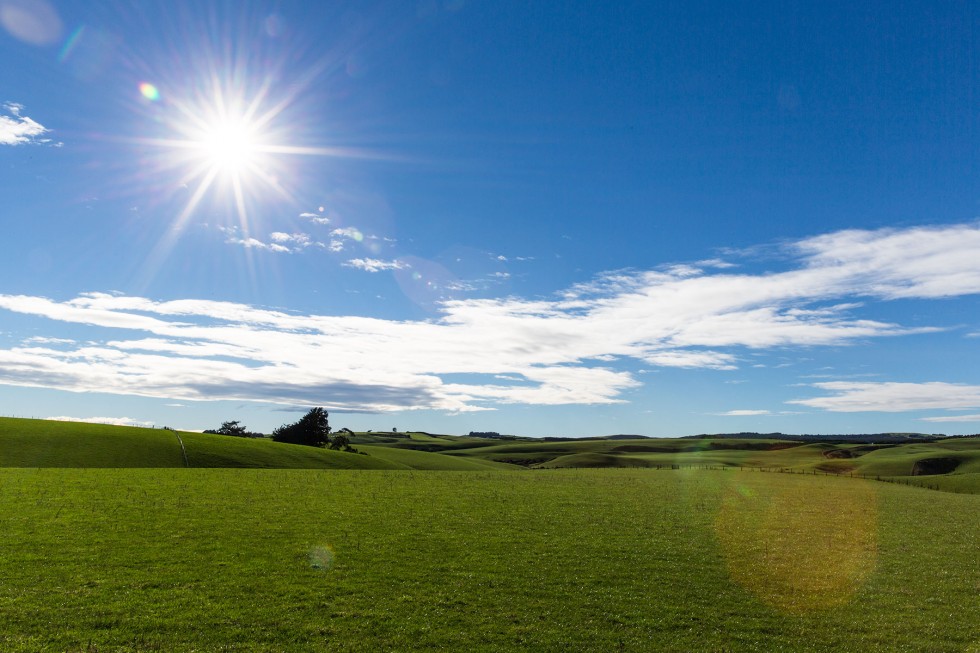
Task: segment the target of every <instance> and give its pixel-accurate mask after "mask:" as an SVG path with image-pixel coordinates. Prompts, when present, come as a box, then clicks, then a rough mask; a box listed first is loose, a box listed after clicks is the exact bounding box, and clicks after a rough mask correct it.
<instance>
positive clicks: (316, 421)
mask: <svg viewBox="0 0 980 653" xmlns="http://www.w3.org/2000/svg"><path fill="white" fill-rule="evenodd" d="M327 417H328V414H327V411H325V410H323V409H322V408H311V409H310V412H308V413H306V414H305V415H303V417H301V418H300V420H299V421H298V422H294V423H292V424H283V425H282V426H280V427H279V428H277V429H276V430H275V431H273V432H272V439H273V440H275V441H276V442H285V443H287V444H302V445H306V446H309V447H329V448H331V449H336V450H343V451H350V452H356V451H357V450H356V449H354V448H353V447H351V446H350V438H349V437H348V435H354V432H353V431H351V430H350V429H347V428H344V429H340V431H338V432H337V433H336V434H335V435H334V436H333V437H330V422H329V421H328V420H327Z"/></svg>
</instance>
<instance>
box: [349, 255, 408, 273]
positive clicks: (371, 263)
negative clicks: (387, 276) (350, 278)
mask: <svg viewBox="0 0 980 653" xmlns="http://www.w3.org/2000/svg"><path fill="white" fill-rule="evenodd" d="M343 265H344V266H345V267H349V268H357V269H359V270H364V271H366V272H381V271H382V270H403V269H405V268H406V267H408V264H407V263H405V262H403V261H398V260H394V261H382V260H379V259H376V258H352V259H350V260H349V261H347V262H346V263H344V264H343Z"/></svg>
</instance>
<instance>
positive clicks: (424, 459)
mask: <svg viewBox="0 0 980 653" xmlns="http://www.w3.org/2000/svg"><path fill="white" fill-rule="evenodd" d="M178 435H179V437H180V439H179V440H178ZM181 441H182V442H183V444H184V449H185V451H186V453H187V465H186V466H189V467H264V468H275V469H444V470H450V469H455V470H467V469H475V470H481V469H488V468H494V467H502V466H501V465H499V464H497V463H493V462H484V461H481V460H467V459H455V458H449V457H448V456H442V455H439V454H436V453H426V452H421V451H411V450H405V451H400V450H396V449H392V448H386V447H378V446H373V447H372V446H368V447H364V450H365V452H367V451H368V450H370V452H371V455H366V456H365V455H358V454H351V453H345V452H340V451H330V450H326V449H317V448H314V447H303V446H298V445H290V444H282V443H278V442H272V441H270V440H265V439H250V438H233V437H229V436H226V435H214V434H210V433H193V432H185V431H181V432H180V433H179V434H177V433H175V432H174V431H168V430H164V429H148V428H137V427H127V426H109V425H103V424H86V423H81V422H55V421H48V420H30V419H17V418H0V467H87V468H107V467H126V468H137V467H184V466H185V463H184V454H183V453H182V451H181V447H180V443H181Z"/></svg>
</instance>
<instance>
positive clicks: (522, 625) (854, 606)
mask: <svg viewBox="0 0 980 653" xmlns="http://www.w3.org/2000/svg"><path fill="white" fill-rule="evenodd" d="M179 436H180V439H181V440H182V441H183V444H184V447H185V450H186V461H185V458H184V452H182V450H181V446H180V441H179V440H178V434H176V433H174V432H171V431H165V430H155V429H139V428H125V427H115V426H100V425H92V424H68V423H63V422H46V421H40V420H14V419H0V468H3V469H0V651H13V652H15V653H16V652H26V651H32V652H33V651H71V652H78V653H81V652H83V651H84V652H87V653H99V652H107V651H113V652H115V651H213V650H224V651H311V650H312V651H316V650H323V651H386V650H387V651H415V650H472V651H501V650H532V651H651V650H658V651H659V650H663V651H891V650H896V651H937V652H938V651H957V652H961V653H962V652H969V653H980V548H978V546H977V538H978V537H980V453H978V444H980V441H978V440H977V439H975V438H973V439H957V440H953V439H950V440H946V441H939V442H933V443H922V442H911V443H908V444H902V445H900V446H872V445H856V444H835V443H786V442H779V441H762V440H759V441H744V440H740V441H733V440H712V439H679V440H586V441H570V442H569V441H561V442H543V441H518V442H498V441H487V440H482V439H479V438H467V437H454V436H439V435H429V434H420V433H412V434H359V435H358V436H357V442H356V446H357V447H358V448H359V449H361V450H362V451H364V453H365V454H367V455H361V454H352V453H342V452H336V451H326V450H322V449H315V448H310V447H301V446H295V445H285V444H279V443H275V442H271V441H268V440H249V439H241V438H232V437H228V436H221V435H210V434H200V433H183V432H182V433H180V434H179ZM921 461H926V464H927V466H928V465H931V467H930V469H931V470H932V471H935V470H937V469H941V470H945V471H944V472H943V473H930V474H928V475H924V476H910V475H909V474H911V472H912V471H913V467H914V466H915V465H916V464H920V465H921V464H922V463H921ZM930 461H932V462H930ZM936 461H940V462H939V463H937V462H936ZM936 465H939V467H936ZM575 466H577V467H588V468H590V469H569V467H575ZM218 468H225V469H218ZM263 468H265V469H263ZM528 468H531V469H530V470H529V469H528ZM658 468H659V469H658ZM787 472H788V473H787ZM854 474H866V475H869V476H870V477H871V478H872V479H880V480H886V481H890V482H889V483H882V482H877V481H876V480H868V479H863V478H857V477H853V476H852V475H854ZM908 484H913V485H912V486H911V487H910V486H909V485H908ZM914 484H922V485H926V486H928V487H930V488H935V489H942V490H946V491H945V492H935V491H932V490H930V489H924V488H922V487H916V486H915V485H914ZM957 493H962V494H957Z"/></svg>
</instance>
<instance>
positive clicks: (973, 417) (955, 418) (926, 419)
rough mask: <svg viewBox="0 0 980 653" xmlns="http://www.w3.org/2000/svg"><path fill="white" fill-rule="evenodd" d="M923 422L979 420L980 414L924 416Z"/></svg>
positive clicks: (979, 421)
mask: <svg viewBox="0 0 980 653" xmlns="http://www.w3.org/2000/svg"><path fill="white" fill-rule="evenodd" d="M921 421H923V422H978V423H980V415H948V416H946V417H923V418H922V419H921Z"/></svg>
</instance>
